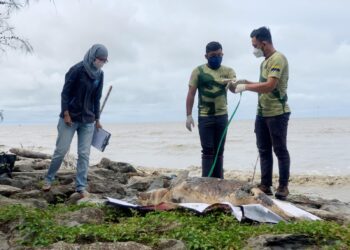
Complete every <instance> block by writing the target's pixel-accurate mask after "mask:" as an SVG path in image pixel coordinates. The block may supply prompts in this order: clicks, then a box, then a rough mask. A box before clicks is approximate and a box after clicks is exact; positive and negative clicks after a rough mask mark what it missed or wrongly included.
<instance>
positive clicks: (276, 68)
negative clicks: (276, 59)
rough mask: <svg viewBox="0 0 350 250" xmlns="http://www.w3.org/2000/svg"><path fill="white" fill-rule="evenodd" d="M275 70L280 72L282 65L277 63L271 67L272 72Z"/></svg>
mask: <svg viewBox="0 0 350 250" xmlns="http://www.w3.org/2000/svg"><path fill="white" fill-rule="evenodd" d="M273 71H276V72H280V71H281V69H280V66H277V65H275V66H273V67H272V68H271V72H273Z"/></svg>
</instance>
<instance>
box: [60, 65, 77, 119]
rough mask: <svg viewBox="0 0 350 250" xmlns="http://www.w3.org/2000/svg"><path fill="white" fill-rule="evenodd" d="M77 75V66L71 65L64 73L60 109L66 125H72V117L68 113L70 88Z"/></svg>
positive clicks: (72, 86)
mask: <svg viewBox="0 0 350 250" xmlns="http://www.w3.org/2000/svg"><path fill="white" fill-rule="evenodd" d="M78 75H79V74H78V68H77V67H72V68H70V69H69V71H68V72H67V73H66V76H65V83H64V86H63V90H62V93H61V111H62V113H63V116H64V117H63V118H64V122H65V123H66V124H67V125H68V126H72V119H71V117H70V115H69V102H70V101H71V93H72V89H73V88H74V85H75V82H76V80H77V78H78Z"/></svg>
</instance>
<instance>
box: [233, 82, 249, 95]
mask: <svg viewBox="0 0 350 250" xmlns="http://www.w3.org/2000/svg"><path fill="white" fill-rule="evenodd" d="M246 85H247V84H238V85H237V86H236V88H235V93H241V92H243V91H245V90H246V89H245V88H246Z"/></svg>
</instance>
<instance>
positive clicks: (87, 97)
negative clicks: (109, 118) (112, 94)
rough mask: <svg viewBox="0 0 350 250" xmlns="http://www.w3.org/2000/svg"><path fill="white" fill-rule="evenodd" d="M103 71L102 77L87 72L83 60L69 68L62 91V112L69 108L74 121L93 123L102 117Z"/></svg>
mask: <svg viewBox="0 0 350 250" xmlns="http://www.w3.org/2000/svg"><path fill="white" fill-rule="evenodd" d="M102 88H103V72H102V73H101V76H100V79H92V78H90V77H89V75H88V74H87V72H86V70H85V68H84V65H83V62H79V63H77V64H76V65H74V66H73V67H71V68H70V69H69V71H68V72H67V74H66V77H65V83H64V86H63V90H62V93H61V114H60V117H62V118H63V117H64V111H66V110H68V111H69V115H70V116H71V118H72V121H73V122H82V123H92V122H95V120H98V119H99V118H100V99H101V95H102Z"/></svg>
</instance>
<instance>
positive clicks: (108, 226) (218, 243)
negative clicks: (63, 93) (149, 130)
mask: <svg viewBox="0 0 350 250" xmlns="http://www.w3.org/2000/svg"><path fill="white" fill-rule="evenodd" d="M88 206H90V207H91V206H94V207H96V205H88V204H81V205H74V206H65V205H55V206H50V207H49V208H48V209H34V208H27V207H22V206H18V205H16V206H4V207H1V208H0V229H3V228H4V225H7V224H8V223H10V222H11V223H17V229H18V230H19V232H20V234H21V235H22V237H21V240H20V241H19V242H18V244H19V245H25V246H47V245H50V244H52V243H54V242H57V241H65V242H70V243H80V244H82V243H91V242H96V241H99V242H115V241H136V242H139V243H142V244H145V245H148V246H156V245H157V243H158V242H159V240H160V239H161V238H165V239H178V240H182V241H184V242H185V244H186V246H187V247H188V248H189V249H227V248H230V249H241V248H242V247H243V246H245V245H246V241H247V239H248V238H250V237H253V236H258V235H261V234H281V233H293V234H305V235H308V236H309V237H311V238H312V239H314V240H315V241H316V242H317V244H318V245H319V246H320V247H321V246H324V245H325V243H326V242H330V241H331V242H333V243H334V249H348V247H350V225H347V226H344V225H339V224H336V223H333V222H325V221H314V222H308V221H303V222H293V223H279V224H275V225H271V224H251V223H239V222H238V221H237V220H236V219H235V218H234V217H233V216H231V215H230V214H225V213H223V212H219V211H216V212H212V213H209V214H206V215H196V214H194V213H192V212H188V211H171V212H150V213H147V214H143V215H142V214H139V213H136V212H130V211H129V212H127V211H123V210H116V209H115V208H110V207H106V206H99V208H100V209H102V210H103V212H104V222H103V223H101V224H97V225H96V224H95V225H94V224H84V225H81V226H75V227H67V226H62V225H59V224H58V223H57V221H56V219H55V218H57V216H58V215H62V214H64V213H67V212H70V211H77V210H79V209H81V208H83V207H88ZM332 248H333V247H332Z"/></svg>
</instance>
